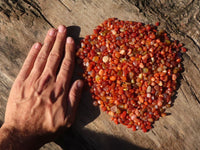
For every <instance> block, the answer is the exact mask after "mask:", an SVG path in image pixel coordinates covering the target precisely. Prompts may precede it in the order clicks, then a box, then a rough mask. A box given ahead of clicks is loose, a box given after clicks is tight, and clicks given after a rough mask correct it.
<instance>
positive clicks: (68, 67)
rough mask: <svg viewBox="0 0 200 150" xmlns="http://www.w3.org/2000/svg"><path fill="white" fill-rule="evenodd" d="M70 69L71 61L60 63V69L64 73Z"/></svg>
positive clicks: (66, 60)
mask: <svg viewBox="0 0 200 150" xmlns="http://www.w3.org/2000/svg"><path fill="white" fill-rule="evenodd" d="M71 67H72V60H71V59H65V60H64V61H63V63H62V69H63V70H65V71H70V69H71Z"/></svg>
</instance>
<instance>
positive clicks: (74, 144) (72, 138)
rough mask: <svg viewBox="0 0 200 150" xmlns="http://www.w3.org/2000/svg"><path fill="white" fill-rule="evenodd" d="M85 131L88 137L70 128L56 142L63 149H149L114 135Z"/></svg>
mask: <svg viewBox="0 0 200 150" xmlns="http://www.w3.org/2000/svg"><path fill="white" fill-rule="evenodd" d="M84 133H85V134H87V137H89V138H88V139H86V138H84V137H83V135H80V134H79V133H78V132H76V131H75V130H73V129H70V130H68V131H67V132H66V134H65V135H63V136H62V137H60V138H59V139H57V140H56V143H57V144H58V145H60V146H61V147H62V148H63V150H113V149H114V150H122V149H124V150H148V149H145V148H142V147H139V146H136V145H133V144H131V143H129V142H128V141H127V140H123V139H120V138H118V137H114V136H112V135H107V134H103V133H96V132H94V131H90V130H85V129H84ZM88 135H89V136H88ZM87 140H88V141H90V142H88V141H87ZM91 141H93V142H91ZM89 143H90V144H89Z"/></svg>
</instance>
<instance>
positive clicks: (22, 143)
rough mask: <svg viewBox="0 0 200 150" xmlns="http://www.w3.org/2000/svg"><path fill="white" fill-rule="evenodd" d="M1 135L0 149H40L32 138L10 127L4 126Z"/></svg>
mask: <svg viewBox="0 0 200 150" xmlns="http://www.w3.org/2000/svg"><path fill="white" fill-rule="evenodd" d="M0 135H1V136H0V149H8V150H35V149H38V148H39V147H40V146H39V144H38V143H37V141H36V140H34V138H33V137H32V136H28V135H26V134H24V133H23V132H22V131H19V130H17V129H16V128H14V127H12V126H9V125H5V124H3V125H2V127H1V128H0Z"/></svg>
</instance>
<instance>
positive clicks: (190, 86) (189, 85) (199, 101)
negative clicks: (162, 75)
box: [183, 75, 200, 104]
mask: <svg viewBox="0 0 200 150" xmlns="http://www.w3.org/2000/svg"><path fill="white" fill-rule="evenodd" d="M183 79H184V81H185V82H186V84H187V85H188V87H189V88H190V91H191V94H192V96H194V99H195V100H196V101H197V102H198V103H199V104H200V100H199V99H198V97H197V96H196V94H195V92H194V88H193V87H192V85H191V84H190V83H189V82H188V80H187V78H186V77H185V76H184V75H183Z"/></svg>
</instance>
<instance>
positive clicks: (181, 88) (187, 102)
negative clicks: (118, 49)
mask: <svg viewBox="0 0 200 150" xmlns="http://www.w3.org/2000/svg"><path fill="white" fill-rule="evenodd" d="M180 90H181V92H182V93H183V96H184V97H185V99H186V101H187V103H188V104H189V100H188V99H187V97H186V95H185V93H184V92H183V89H182V88H180Z"/></svg>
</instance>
